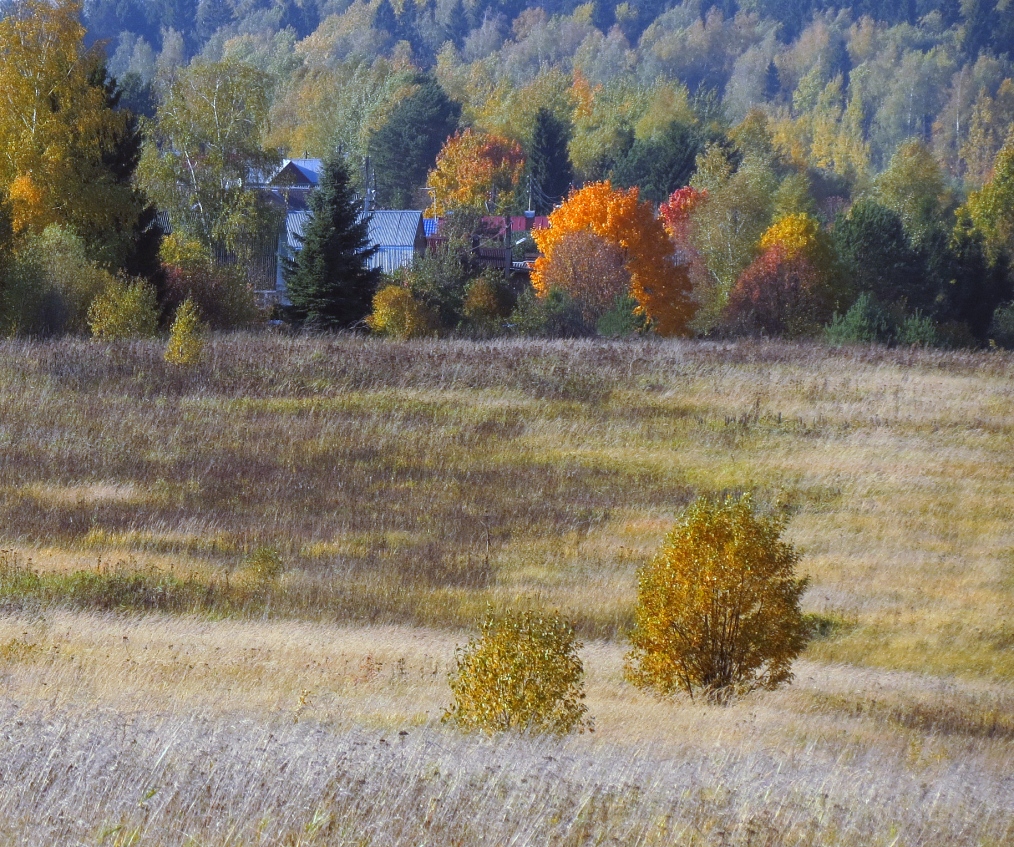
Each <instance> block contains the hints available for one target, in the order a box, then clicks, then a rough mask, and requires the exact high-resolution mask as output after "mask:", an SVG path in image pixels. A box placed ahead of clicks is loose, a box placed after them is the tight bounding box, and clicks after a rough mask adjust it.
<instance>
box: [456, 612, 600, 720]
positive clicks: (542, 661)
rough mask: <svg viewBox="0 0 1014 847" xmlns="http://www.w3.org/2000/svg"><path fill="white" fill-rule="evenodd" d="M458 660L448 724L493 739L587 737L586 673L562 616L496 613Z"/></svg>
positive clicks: (490, 614)
mask: <svg viewBox="0 0 1014 847" xmlns="http://www.w3.org/2000/svg"><path fill="white" fill-rule="evenodd" d="M480 632H481V635H480V637H479V638H473V639H472V640H471V641H469V642H468V644H467V645H466V646H465V647H459V648H458V650H457V651H456V654H455V659H456V661H455V667H454V669H453V670H452V671H451V673H450V676H449V682H450V686H451V693H452V695H453V697H454V702H453V703H452V704H451V706H450V708H449V709H448V710H447V712H446V713H445V714H444V720H445V721H448V722H451V723H454V724H455V725H457V726H458V727H460V728H462V729H464V730H479V731H481V732H485V733H487V734H490V735H492V734H494V733H499V732H506V731H508V730H518V731H521V732H530V733H551V734H556V735H565V734H566V733H568V732H571V731H572V730H574V729H581V730H583V729H585V728H586V727H588V726H589V725H590V724H589V721H588V720H587V719H586V718H585V713H586V712H587V707H586V706H585V705H584V703H583V702H582V700H583V699H584V667H583V665H582V664H581V658H580V656H579V655H578V651H579V650H580V649H581V646H582V645H581V642H580V641H578V640H577V636H576V635H575V633H574V628H573V626H572V625H571V624H570V623H568V622H567V621H565V620H564V619H562V618H560V617H559V616H558V615H545V614H541V613H537V612H513V611H508V612H506V613H505V614H503V615H502V616H499V617H498V616H496V615H494V614H493V612H492V610H490V611H489V612H488V613H487V615H486V619H485V621H483V623H482V626H481V630H480Z"/></svg>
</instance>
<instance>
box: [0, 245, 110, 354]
mask: <svg viewBox="0 0 1014 847" xmlns="http://www.w3.org/2000/svg"><path fill="white" fill-rule="evenodd" d="M4 264H5V265H6V268H5V274H4V276H5V277H6V280H5V282H4V284H3V285H2V286H0V321H2V323H3V325H4V328H5V330H4V331H5V333H6V334H16V333H20V334H50V333H60V332H84V331H86V330H87V328H88V308H89V306H90V305H91V303H92V301H93V300H94V299H95V298H96V297H97V296H98V295H100V294H101V293H102V292H103V291H105V290H107V289H108V288H109V286H110V285H112V284H113V282H114V278H113V276H112V275H111V274H110V273H109V272H108V271H107V270H105V269H104V268H101V267H99V265H97V264H96V263H95V262H93V261H91V260H90V259H89V258H88V255H87V251H86V248H85V244H84V241H83V240H82V239H81V238H80V237H79V236H78V235H77V234H76V233H75V232H73V231H72V230H70V229H68V228H66V227H63V226H57V225H52V226H48V227H46V229H45V230H44V231H43V232H42V233H41V234H39V235H29V236H28V237H26V238H23V239H21V240H20V242H19V243H17V245H16V250H15V251H14V252H13V253H8V255H7V257H6V261H5V263H4Z"/></svg>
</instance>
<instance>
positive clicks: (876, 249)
mask: <svg viewBox="0 0 1014 847" xmlns="http://www.w3.org/2000/svg"><path fill="white" fill-rule="evenodd" d="M833 239H834V246H835V250H836V252H837V254H838V257H839V260H840V261H841V263H842V266H843V272H844V274H845V278H846V280H847V283H848V285H849V286H850V287H851V288H852V290H853V291H855V292H856V293H857V294H861V293H867V294H871V295H872V296H873V297H875V298H876V299H877V300H879V301H880V302H881V303H885V304H889V303H896V302H901V303H903V304H905V305H907V306H908V307H909V308H917V307H925V306H927V305H930V304H929V303H927V302H926V301H927V299H928V295H929V289H928V287H927V286H925V281H926V280H925V274H924V273H923V268H922V266H921V262H920V260H919V255H918V254H917V253H916V251H915V250H914V249H913V248H912V245H911V242H910V241H909V238H908V235H907V234H906V233H905V227H904V224H903V222H902V219H901V216H900V215H899V214H898V213H897V212H894V211H892V210H891V209H888V208H886V207H885V206H881V205H880V204H878V203H875V202H873V201H872V200H860V201H859V202H857V203H856V204H855V205H854V206H852V208H851V209H849V211H848V214H846V215H844V216H843V217H841V218H839V219H838V221H836V223H835V226H834V231H833ZM929 299H931V298H929Z"/></svg>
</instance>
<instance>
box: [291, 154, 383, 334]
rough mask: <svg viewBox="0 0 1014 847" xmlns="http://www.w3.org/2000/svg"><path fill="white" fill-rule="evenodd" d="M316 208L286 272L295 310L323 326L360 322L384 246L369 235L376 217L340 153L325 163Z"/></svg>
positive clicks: (308, 321) (306, 321) (307, 321)
mask: <svg viewBox="0 0 1014 847" xmlns="http://www.w3.org/2000/svg"><path fill="white" fill-rule="evenodd" d="M310 211H311V212H312V215H313V217H312V218H311V219H310V221H309V223H308V224H307V226H306V231H305V232H304V233H303V236H302V238H301V239H300V240H301V242H302V245H303V247H302V249H301V250H300V251H299V253H298V254H297V255H296V257H295V259H294V260H292V261H290V262H289V264H288V267H287V269H286V274H285V278H286V286H287V288H288V294H289V299H290V301H291V302H292V307H291V314H292V316H293V318H295V319H296V320H297V321H299V322H301V323H304V324H308V325H311V326H314V327H318V328H321V329H345V328H352V327H355V326H356V325H357V324H359V323H360V322H361V321H362V320H363V319H364V318H365V317H366V316H367V315H368V314H369V313H370V308H371V303H372V299H373V294H374V291H375V290H376V288H377V283H378V282H379V281H380V269H379V268H370V267H369V260H370V258H371V257H372V256H373V255H374V254H375V253H376V252H377V249H378V248H377V247H376V246H375V245H371V244H370V240H369V221H370V216H369V215H366V214H363V204H362V201H361V200H360V199H359V197H358V196H357V195H356V194H355V192H354V191H353V189H352V183H351V179H350V176H349V171H348V167H347V165H346V164H345V161H344V158H343V157H342V155H341V154H340V153H339V154H336V155H334V156H332V157H331V158H329V159H328V160H327V161H326V162H325V163H324V172H323V173H322V174H321V180H320V186H319V187H318V189H317V190H316V191H315V192H314V193H313V195H312V196H311V198H310Z"/></svg>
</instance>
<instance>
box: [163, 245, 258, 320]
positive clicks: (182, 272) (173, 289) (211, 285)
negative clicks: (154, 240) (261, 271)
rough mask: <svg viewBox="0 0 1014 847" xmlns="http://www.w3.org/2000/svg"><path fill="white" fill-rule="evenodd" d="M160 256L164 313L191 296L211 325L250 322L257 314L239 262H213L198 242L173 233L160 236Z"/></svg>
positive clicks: (190, 298) (251, 293)
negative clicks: (234, 263) (161, 239)
mask: <svg viewBox="0 0 1014 847" xmlns="http://www.w3.org/2000/svg"><path fill="white" fill-rule="evenodd" d="M161 258H162V264H163V269H164V272H165V288H164V291H163V298H162V299H163V303H162V306H163V307H164V308H165V310H166V312H167V313H171V312H172V311H173V310H175V309H178V308H179V307H180V305H181V304H182V303H183V301H185V300H192V301H193V302H194V304H195V305H197V306H198V307H199V308H200V310H201V315H203V317H204V319H205V320H206V321H208V323H209V324H210V325H211V326H212V327H213V328H214V329H235V328H238V327H244V326H249V325H250V324H252V323H255V322H256V321H257V319H258V318H259V312H258V311H257V305H256V302H255V299H254V293H253V289H252V288H251V286H250V284H249V283H248V281H247V279H246V274H245V272H244V271H243V268H242V267H240V266H239V265H230V264H222V263H220V262H216V261H214V260H213V259H212V257H211V255H210V253H209V252H208V250H207V249H206V248H205V247H204V246H203V245H202V244H201V243H200V242H198V241H196V240H194V239H188V238H186V237H184V236H181V235H175V234H174V235H170V236H167V237H166V238H165V239H164V240H163V242H162V248H161Z"/></svg>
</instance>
